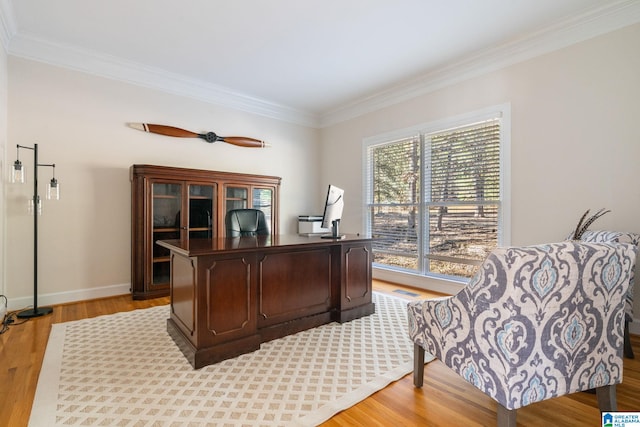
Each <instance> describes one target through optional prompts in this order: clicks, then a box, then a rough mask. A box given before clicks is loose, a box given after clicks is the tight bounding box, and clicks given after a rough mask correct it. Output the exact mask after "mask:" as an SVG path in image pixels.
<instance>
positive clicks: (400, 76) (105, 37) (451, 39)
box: [0, 0, 640, 126]
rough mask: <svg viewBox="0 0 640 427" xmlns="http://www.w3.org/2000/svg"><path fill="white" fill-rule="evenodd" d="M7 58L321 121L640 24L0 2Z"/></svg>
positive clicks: (189, 2) (614, 5)
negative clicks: (57, 66) (625, 26)
mask: <svg viewBox="0 0 640 427" xmlns="http://www.w3.org/2000/svg"><path fill="white" fill-rule="evenodd" d="M0 18H1V19H0V26H2V28H0V29H1V30H2V31H1V34H0V36H1V37H2V41H3V43H4V45H5V48H6V49H7V51H8V52H9V54H11V55H15V56H20V57H26V58H31V59H35V60H39V61H44V62H48V63H52V64H55V65H61V66H65V67H69V68H73V69H79V70H82V71H86V72H90V73H94V74H97V75H102V76H106V77H110V78H117V79H122V80H124V81H128V82H132V83H136V84H141V85H145V86H150V87H155V88H158V89H162V90H167V91H170V92H174V93H180V94H183V95H187V96H194V97H197V98H201V99H205V100H207V101H210V102H215V103H219V104H224V105H228V106H231V107H234V108H240V109H243V110H247V111H253V112H257V113H259V114H264V115H268V116H272V117H276V118H280V119H284V120H289V121H292V122H298V123H301V124H305V125H311V126H323V125H326V124H329V123H331V122H336V121H339V120H341V119H344V118H347V117H349V116H351V117H353V116H355V115H357V114H360V113H362V112H364V111H367V110H371V109H374V108H379V107H380V106H383V105H385V104H389V103H392V102H397V101H398V100H400V99H402V98H406V97H409V96H415V95H416V94H419V93H420V92H421V91H422V92H424V91H426V90H430V88H431V89H432V88H434V87H437V86H441V85H444V84H447V83H450V82H452V81H455V80H456V79H460V78H463V77H464V76H467V77H468V76H469V75H470V74H473V73H476V74H477V73H481V72H483V71H488V70H490V69H492V68H495V67H498V66H501V65H502V66H503V65H505V64H508V63H513V62H515V61H517V60H522V59H527V58H528V57H531V56H533V55H537V54H540V53H544V52H545V51H550V50H553V49H557V48H560V47H563V46H566V45H568V44H571V43H575V42H576V41H580V40H583V39H585V38H588V37H592V36H594V35H598V34H600V33H604V32H606V31H611V30H613V29H616V28H619V27H622V26H624V25H629V24H631V23H634V22H639V21H640V1H638V0H611V1H605V0H306V1H305V0H180V1H176V0H109V1H88V0H55V1H51V0H0Z"/></svg>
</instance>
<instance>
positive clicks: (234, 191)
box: [225, 186, 249, 212]
mask: <svg viewBox="0 0 640 427" xmlns="http://www.w3.org/2000/svg"><path fill="white" fill-rule="evenodd" d="M225 195H226V197H225V202H226V212H229V211H230V210H233V209H246V208H248V207H249V204H248V199H249V189H248V188H247V187H236V186H228V187H227V188H226V194H225Z"/></svg>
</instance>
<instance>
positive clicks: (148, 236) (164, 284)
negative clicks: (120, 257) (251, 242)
mask: <svg viewBox="0 0 640 427" xmlns="http://www.w3.org/2000/svg"><path fill="white" fill-rule="evenodd" d="M130 180H131V293H132V295H133V298H134V299H148V298H157V297H161V296H167V295H169V272H170V262H169V251H168V250H167V249H166V248H163V247H161V246H158V245H157V244H156V242H157V241H158V240H169V239H177V240H180V241H183V242H188V240H189V239H201V238H205V239H211V238H217V237H224V234H225V226H224V218H225V215H226V213H227V212H228V211H229V210H231V209H241V208H256V209H260V210H262V211H263V212H264V213H265V216H266V218H267V221H268V223H269V224H270V230H271V233H272V234H278V222H279V221H278V191H279V189H280V178H279V177H274V176H264V175H251V174H240V173H232V172H220V171H208V170H199V169H184V168H174V167H168V166H154V165H133V166H131V169H130Z"/></svg>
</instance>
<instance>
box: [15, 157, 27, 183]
mask: <svg viewBox="0 0 640 427" xmlns="http://www.w3.org/2000/svg"><path fill="white" fill-rule="evenodd" d="M11 182H12V183H14V184H15V183H18V184H24V183H25V182H27V167H26V166H24V165H23V164H22V162H21V161H20V160H16V161H15V162H14V163H13V167H12V168H11Z"/></svg>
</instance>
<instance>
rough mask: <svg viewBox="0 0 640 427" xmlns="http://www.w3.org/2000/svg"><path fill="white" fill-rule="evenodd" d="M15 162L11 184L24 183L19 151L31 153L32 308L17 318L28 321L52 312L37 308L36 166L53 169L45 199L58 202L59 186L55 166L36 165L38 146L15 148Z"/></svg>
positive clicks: (40, 210) (38, 213)
mask: <svg viewBox="0 0 640 427" xmlns="http://www.w3.org/2000/svg"><path fill="white" fill-rule="evenodd" d="M17 147H18V149H17V152H18V153H17V160H16V161H15V162H14V164H13V168H12V173H11V182H14V183H22V184H24V183H25V182H26V167H25V166H24V165H23V164H22V162H20V149H21V148H24V149H26V150H32V151H33V198H32V199H31V201H30V202H29V207H30V211H31V212H32V213H33V308H30V309H27V310H23V311H20V312H19V313H18V314H17V317H19V318H22V319H29V318H32V317H40V316H44V315H45V314H50V313H52V312H53V308H52V307H38V216H39V215H40V214H41V213H42V205H41V204H40V196H39V195H38V166H46V167H51V168H53V177H52V178H51V181H50V182H49V184H48V185H47V199H53V200H58V199H59V198H60V186H59V185H58V180H57V179H56V165H55V164H39V163H38V144H34V145H33V147H25V146H22V145H18V146H17Z"/></svg>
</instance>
